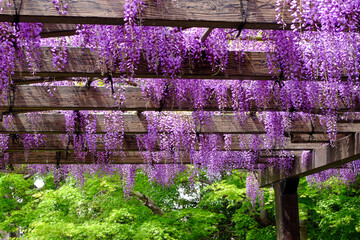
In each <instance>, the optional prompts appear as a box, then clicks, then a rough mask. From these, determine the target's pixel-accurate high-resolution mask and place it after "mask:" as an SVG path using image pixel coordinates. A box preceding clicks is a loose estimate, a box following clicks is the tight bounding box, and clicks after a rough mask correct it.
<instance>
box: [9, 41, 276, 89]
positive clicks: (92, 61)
mask: <svg viewBox="0 0 360 240" xmlns="http://www.w3.org/2000/svg"><path fill="white" fill-rule="evenodd" d="M237 59H238V57H237V56H236V53H234V52H230V53H229V61H228V64H227V67H226V70H225V71H224V72H218V73H217V72H214V71H213V70H212V67H211V66H210V64H209V63H208V62H206V61H204V62H201V63H197V64H194V65H191V66H190V64H189V63H183V66H182V68H181V70H180V72H181V78H184V79H247V80H269V79H272V75H271V74H270V73H269V68H268V66H267V57H266V53H265V52H245V55H244V56H243V58H242V59H243V60H244V61H239V60H237ZM40 60H41V62H40V64H39V65H40V69H39V71H37V72H36V74H35V76H40V77H99V78H106V77H107V70H106V69H101V68H100V66H99V64H98V61H99V57H98V55H97V54H95V53H94V52H92V51H90V49H87V48H86V49H81V48H74V47H70V48H68V61H67V64H66V67H65V69H64V70H61V71H59V70H58V69H55V68H54V67H53V54H52V52H51V49H50V48H49V47H42V48H41V54H40ZM16 69H17V70H16V72H15V76H32V77H33V73H32V72H30V71H29V70H28V66H27V65H26V64H23V65H22V66H17V67H16ZM104 72H105V73H106V74H104ZM158 73H159V74H156V73H154V71H151V70H150V69H149V67H148V64H147V61H146V60H145V59H143V58H142V59H141V61H140V62H139V64H138V67H137V70H136V71H135V77H137V78H162V77H163V73H162V72H161V69H159V71H158ZM124 75H128V73H126V72H119V71H116V72H113V73H112V76H113V77H122V76H124ZM32 83H33V82H32Z"/></svg>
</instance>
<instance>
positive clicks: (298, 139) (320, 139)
mask: <svg viewBox="0 0 360 240" xmlns="http://www.w3.org/2000/svg"><path fill="white" fill-rule="evenodd" d="M346 135H347V134H340V133H339V134H337V136H336V139H340V138H343V137H346ZM291 142H292V143H295V144H300V143H305V144H321V143H329V142H330V139H329V134H319V133H317V134H292V135H291Z"/></svg>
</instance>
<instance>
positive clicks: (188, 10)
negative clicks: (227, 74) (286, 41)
mask: <svg viewBox="0 0 360 240" xmlns="http://www.w3.org/2000/svg"><path fill="white" fill-rule="evenodd" d="M9 2H10V4H11V6H8V3H9ZM15 2H16V3H17V8H18V9H20V12H19V21H20V22H41V23H71V24H106V25H122V24H124V4H125V1H124V0H122V1H116V0H106V1H105V0H102V1H92V0H89V1H78V0H68V1H66V3H68V9H67V14H66V15H60V14H59V13H58V11H57V10H56V9H55V7H54V5H53V3H52V2H51V1H47V0H22V1H21V2H20V1H19V0H16V1H15ZM144 2H145V5H146V7H145V9H144V11H143V14H142V20H143V23H142V24H143V25H148V26H175V27H215V28H237V27H239V26H240V24H241V23H243V22H244V21H245V14H244V13H246V14H247V17H246V24H245V26H244V27H245V28H253V29H280V27H282V26H279V25H278V24H277V23H276V20H275V18H276V11H275V5H276V1H275V0H256V1H255V0H252V1H238V0H223V1H209V0H177V1H172V0H164V1H161V5H158V4H157V3H158V2H157V1H150V0H145V1H144ZM12 3H13V2H12V1H11V0H4V1H3V3H2V6H3V8H4V10H3V11H2V12H1V13H0V21H5V22H14V20H15V10H14V6H13V4H12ZM20 3H22V5H21V8H20ZM284 13H285V16H284V17H285V21H286V22H287V23H291V19H290V17H289V16H290V14H289V13H288V12H287V11H284Z"/></svg>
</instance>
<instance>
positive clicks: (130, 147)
mask: <svg viewBox="0 0 360 240" xmlns="http://www.w3.org/2000/svg"><path fill="white" fill-rule="evenodd" d="M137 137H140V138H141V137H142V136H141V135H128V134H126V135H125V136H124V141H123V146H122V147H123V150H124V151H138V150H139V148H138V144H137ZM260 137H263V136H260ZM219 138H220V141H219V142H220V148H221V149H224V141H223V136H222V135H220V136H219ZM231 138H232V141H231V146H230V149H231V150H232V151H240V150H251V149H252V148H251V145H250V144H249V142H250V141H246V143H245V144H244V143H243V142H242V141H241V140H240V141H241V145H242V146H241V147H240V141H239V135H238V134H233V135H232V136H231ZM242 139H243V137H242ZM42 140H43V144H40V145H39V146H38V147H34V148H33V149H31V150H32V151H66V150H70V151H71V150H73V149H74V146H73V142H72V141H71V140H72V139H70V141H69V142H68V139H67V138H64V137H63V136H62V135H56V134H53V135H46V136H44V137H42ZM319 146H321V144H319V143H318V144H316V143H315V144H314V143H298V144H296V143H291V142H290V138H287V141H286V144H285V145H284V146H281V147H280V146H279V147H272V148H267V147H266V146H264V144H262V146H261V149H262V150H269V149H270V150H279V149H284V150H288V151H293V150H312V149H314V148H316V147H319ZM96 149H97V150H98V151H105V143H104V141H103V140H101V139H98V140H97V141H96ZM155 149H156V150H159V149H160V148H159V146H156V148H155ZM24 150H25V148H24V144H23V141H22V140H21V138H20V137H17V138H14V136H13V137H12V139H10V141H9V144H8V148H7V150H6V152H23V151H24Z"/></svg>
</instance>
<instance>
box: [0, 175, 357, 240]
mask: <svg viewBox="0 0 360 240" xmlns="http://www.w3.org/2000/svg"><path fill="white" fill-rule="evenodd" d="M187 177H188V176H186V174H183V175H182V176H180V177H178V178H177V179H176V181H175V184H174V185H173V186H171V187H166V188H164V187H161V186H158V185H156V184H154V183H152V184H151V183H149V181H148V178H147V177H146V176H145V175H144V174H142V173H140V172H139V173H138V174H137V179H136V185H135V188H134V192H140V193H142V194H145V195H146V196H148V197H150V198H151V199H153V200H154V201H155V203H156V204H157V205H158V206H159V207H160V208H161V209H162V210H163V211H164V212H165V214H164V215H163V216H159V215H156V214H154V213H153V212H152V211H151V210H150V209H149V208H148V207H146V206H144V204H143V202H142V201H140V200H139V199H137V198H136V197H124V194H123V189H122V183H121V178H120V177H119V176H104V177H101V178H99V177H98V176H96V175H95V176H88V177H87V179H86V180H87V181H86V182H85V184H84V185H83V186H82V187H78V186H77V185H76V181H75V180H74V179H73V178H67V179H65V180H63V181H62V182H61V183H60V185H55V184H54V181H53V177H52V176H51V175H48V176H45V177H42V178H43V180H44V182H45V185H44V187H42V188H41V189H37V188H36V187H34V185H33V184H34V180H35V179H36V178H37V176H34V177H32V178H30V179H27V180H25V179H24V176H23V175H22V174H14V173H7V174H1V175H0V229H1V230H3V231H7V232H15V231H17V230H18V229H19V228H20V230H21V232H22V233H23V236H22V238H24V239H141V240H145V239H262V240H265V239H276V230H275V219H274V193H273V191H272V190H271V189H265V198H264V202H263V206H262V208H259V206H258V205H257V206H252V205H251V203H250V202H249V201H248V200H247V199H246V189H245V179H246V174H245V173H242V172H234V173H233V174H232V175H230V176H225V177H223V179H222V180H220V181H217V182H215V183H212V184H207V183H206V182H207V181H197V182H196V183H195V187H194V188H192V187H190V186H189V182H188V181H187V179H188V178H187ZM179 189H180V191H179ZM359 191H360V181H357V182H355V183H353V184H351V185H350V186H346V185H343V184H340V183H339V182H337V181H336V180H334V179H332V180H330V181H328V182H327V183H326V184H325V185H324V187H322V188H321V189H320V188H317V187H315V186H308V185H307V183H306V181H305V180H304V179H302V180H301V182H300V186H299V191H298V192H299V208H300V219H301V223H302V224H301V225H303V226H304V228H303V230H305V232H307V239H360V208H359V206H360V194H359V193H360V192H359ZM181 192H185V193H187V194H190V195H191V196H192V197H188V198H187V199H186V198H184V197H181V196H182V195H181Z"/></svg>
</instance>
